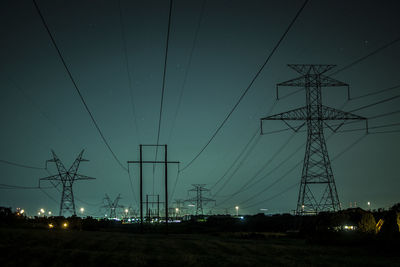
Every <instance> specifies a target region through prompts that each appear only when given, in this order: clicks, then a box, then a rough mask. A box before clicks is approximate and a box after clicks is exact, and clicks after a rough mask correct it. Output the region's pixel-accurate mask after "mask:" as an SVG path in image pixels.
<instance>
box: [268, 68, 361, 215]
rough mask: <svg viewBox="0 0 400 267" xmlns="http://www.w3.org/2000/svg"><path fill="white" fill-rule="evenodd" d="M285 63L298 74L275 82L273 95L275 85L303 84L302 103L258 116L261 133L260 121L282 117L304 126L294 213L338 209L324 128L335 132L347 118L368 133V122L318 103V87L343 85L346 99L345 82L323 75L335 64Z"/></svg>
mask: <svg viewBox="0 0 400 267" xmlns="http://www.w3.org/2000/svg"><path fill="white" fill-rule="evenodd" d="M288 66H289V67H290V68H292V69H294V70H295V71H296V72H298V73H300V74H301V76H300V77H298V78H294V79H291V80H289V81H286V82H282V83H279V84H277V86H276V97H277V99H279V95H278V88H279V86H294V87H304V88H305V91H306V106H304V107H301V108H297V109H293V110H290V111H287V112H283V113H279V114H276V115H272V116H268V117H265V118H262V119H261V134H262V132H263V131H262V122H263V121H264V120H282V121H283V122H284V123H285V124H286V125H287V126H288V127H289V128H291V129H292V130H293V131H295V132H298V131H299V130H300V129H301V128H302V127H303V126H304V125H307V144H306V151H305V157H304V164H303V171H302V175H301V183H300V190H299V196H298V201H297V209H296V213H297V214H310V213H317V212H319V211H336V210H340V208H341V207H340V202H339V197H338V193H337V190H336V185H335V180H334V177H333V172H332V168H331V163H330V160H329V156H328V150H327V147H326V143H325V137H324V127H325V126H326V127H328V128H329V129H330V130H332V131H333V132H336V131H337V130H338V129H339V128H340V127H341V126H342V125H343V124H344V123H345V122H346V121H347V120H366V129H367V132H368V121H367V119H366V118H364V117H361V116H358V115H355V114H351V113H349V112H345V111H341V110H337V109H334V108H331V107H327V106H324V105H322V93H321V88H322V87H338V86H346V87H347V96H348V98H349V99H350V91H349V85H348V84H346V83H344V82H341V81H338V80H335V79H333V78H331V77H328V76H326V75H324V73H325V72H327V71H329V70H331V69H332V68H333V67H335V65H292V64H290V65H288ZM291 120H294V121H299V120H304V121H305V122H303V123H302V124H300V125H298V126H293V125H291V124H289V123H288V121H291ZM331 121H339V122H338V123H337V124H335V125H331V124H330V123H329V122H331Z"/></svg>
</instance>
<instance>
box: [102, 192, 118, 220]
mask: <svg viewBox="0 0 400 267" xmlns="http://www.w3.org/2000/svg"><path fill="white" fill-rule="evenodd" d="M120 200H121V194H118V196H117V197H116V198H115V199H114V201H111V199H110V197H109V196H108V195H107V194H106V196H105V197H104V206H103V208H106V209H107V210H108V214H109V216H108V218H110V219H115V218H117V209H122V208H123V206H122V205H119V204H118V202H119V201H120Z"/></svg>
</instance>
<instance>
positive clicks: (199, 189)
mask: <svg viewBox="0 0 400 267" xmlns="http://www.w3.org/2000/svg"><path fill="white" fill-rule="evenodd" d="M192 186H193V187H194V188H192V189H190V190H188V193H190V192H196V196H195V197H192V198H189V199H187V200H186V201H187V202H191V203H196V204H195V205H196V215H204V211H203V203H204V204H207V203H208V202H214V203H215V199H211V198H207V197H204V196H203V192H209V191H210V189H207V188H205V187H204V186H205V184H192Z"/></svg>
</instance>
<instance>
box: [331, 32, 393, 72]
mask: <svg viewBox="0 0 400 267" xmlns="http://www.w3.org/2000/svg"><path fill="white" fill-rule="evenodd" d="M398 41H400V38H396V39H394V40H393V41H391V42H389V43H387V44H385V45H383V46H381V47H379V48H378V49H376V50H374V51H372V52H371V53H369V54H367V55H365V56H363V57H361V58H359V59H357V60H355V61H353V62H351V63H350V64H348V65H346V66H344V67H343V68H341V69H339V70H337V71H335V72H333V73H332V74H330V75H331V76H332V75H336V74H338V73H339V72H342V71H344V70H346V69H348V68H351V67H353V66H354V65H356V64H358V63H360V62H361V61H364V60H366V59H367V58H369V57H371V56H373V55H375V54H377V53H379V52H381V51H382V50H384V49H386V48H388V47H389V46H391V45H393V44H395V43H397V42H398Z"/></svg>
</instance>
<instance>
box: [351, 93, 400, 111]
mask: <svg viewBox="0 0 400 267" xmlns="http://www.w3.org/2000/svg"><path fill="white" fill-rule="evenodd" d="M399 97H400V95H395V96H392V97H389V98H386V99H383V100H380V101H378V102H375V103H371V104H368V105H365V106H361V107H359V108H356V109H353V110H350V111H348V112H354V111H359V110H361V109H366V108H370V107H373V106H376V105H379V104H382V103H386V102H389V101H392V100H394V99H397V98H399Z"/></svg>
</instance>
